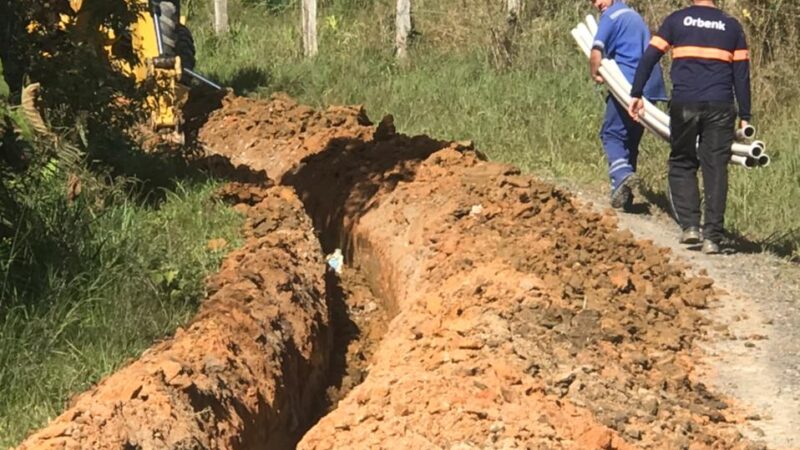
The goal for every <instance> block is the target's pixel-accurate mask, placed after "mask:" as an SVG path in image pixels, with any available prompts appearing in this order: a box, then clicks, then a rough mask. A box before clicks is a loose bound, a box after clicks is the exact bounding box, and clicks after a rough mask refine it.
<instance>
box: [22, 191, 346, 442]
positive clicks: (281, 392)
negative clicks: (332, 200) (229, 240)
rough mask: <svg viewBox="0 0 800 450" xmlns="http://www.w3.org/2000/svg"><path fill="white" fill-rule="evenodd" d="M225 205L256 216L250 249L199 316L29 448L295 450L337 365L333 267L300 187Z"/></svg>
mask: <svg viewBox="0 0 800 450" xmlns="http://www.w3.org/2000/svg"><path fill="white" fill-rule="evenodd" d="M224 196H225V197H227V198H229V199H231V200H234V201H235V202H237V203H239V205H238V206H237V208H240V209H241V210H242V211H245V212H246V214H247V217H248V220H247V230H248V231H247V242H246V244H245V245H244V247H243V248H241V249H239V250H236V251H234V252H233V253H231V254H230V255H229V256H228V258H227V259H226V261H225V262H224V263H223V266H222V268H221V270H220V271H219V272H218V273H217V274H216V275H214V276H213V277H211V278H210V280H209V281H208V290H209V298H208V299H207V300H206V301H205V302H204V304H203V305H202V307H201V310H200V312H199V314H198V316H197V317H196V318H195V319H194V320H193V322H192V323H191V324H190V325H188V326H187V327H186V329H180V330H178V332H177V333H176V334H175V336H174V337H173V338H172V339H169V340H167V341H165V342H163V343H161V344H158V345H156V346H154V347H153V348H151V349H149V350H148V351H147V352H146V353H145V354H144V355H143V356H142V357H141V358H140V359H139V360H138V361H136V362H134V363H132V364H130V365H129V366H127V367H125V368H123V369H122V370H120V371H119V372H117V373H115V374H114V375H112V376H110V377H108V378H106V379H105V380H103V381H102V382H101V383H100V384H99V385H98V386H97V387H95V388H94V389H92V390H90V391H88V392H86V393H84V394H82V395H81V396H79V397H78V398H76V399H75V400H74V402H73V406H72V407H70V408H69V409H68V410H67V411H66V412H65V413H63V414H62V415H61V416H59V417H58V418H57V419H55V420H54V421H53V422H52V423H51V424H50V425H49V426H47V427H46V428H44V429H43V430H41V431H39V432H37V433H35V434H34V435H32V436H31V437H29V438H28V439H27V440H26V441H25V442H24V443H22V445H21V446H20V447H19V449H20V450H34V449H129V450H133V449H185V448H214V449H263V448H291V447H293V446H294V443H295V442H296V441H297V439H298V438H299V434H300V433H302V431H303V430H304V429H305V428H306V427H307V426H308V425H307V424H306V423H304V422H305V421H307V420H309V419H311V417H309V412H310V411H311V410H312V408H311V407H312V404H313V402H314V401H315V397H314V396H315V395H317V393H318V392H319V391H320V390H321V389H322V388H323V387H324V381H325V380H324V376H325V372H326V371H327V366H328V354H327V352H328V349H329V346H330V343H329V340H330V336H329V333H330V330H329V328H328V312H327V306H326V303H325V284H324V281H323V276H322V273H323V270H322V267H323V264H324V261H322V258H321V252H320V249H319V246H318V244H317V241H316V239H315V238H314V236H313V230H312V228H311V224H310V223H309V221H308V219H307V217H306V216H305V214H304V213H303V211H302V204H301V203H300V202H299V200H298V199H297V197H296V196H295V195H294V194H293V192H292V191H291V190H290V189H287V188H272V189H268V190H267V189H263V188H259V187H255V186H229V187H228V188H227V189H226V190H225V192H224ZM132 320H135V318H132Z"/></svg>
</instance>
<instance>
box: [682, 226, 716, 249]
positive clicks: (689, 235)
mask: <svg viewBox="0 0 800 450" xmlns="http://www.w3.org/2000/svg"><path fill="white" fill-rule="evenodd" d="M701 239H702V236H701V235H700V228H698V227H686V228H684V229H683V231H682V232H681V239H680V241H679V242H680V243H681V244H689V245H694V244H699V243H700V240H701ZM706 242H711V241H706Z"/></svg>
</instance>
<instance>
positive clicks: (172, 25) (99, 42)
mask: <svg viewBox="0 0 800 450" xmlns="http://www.w3.org/2000/svg"><path fill="white" fill-rule="evenodd" d="M108 1H111V0H69V7H70V8H71V9H72V13H71V14H61V15H60V21H59V24H58V26H59V27H61V28H63V29H66V28H67V27H75V30H77V32H78V34H79V35H81V36H83V37H84V38H85V39H86V40H87V41H90V42H93V43H94V44H95V45H96V46H98V47H100V46H102V47H103V49H104V52H105V54H106V55H107V57H108V58H109V61H110V62H111V63H112V64H113V65H115V66H117V67H119V68H120V69H122V71H123V72H124V73H126V74H128V75H129V76H131V77H133V78H134V79H135V81H136V82H137V83H139V84H141V85H143V86H144V87H145V88H146V92H147V93H148V94H147V102H146V103H147V105H148V108H149V110H150V111H149V112H150V125H151V126H152V128H153V129H154V130H155V131H157V132H158V133H159V134H160V135H162V136H164V137H165V138H166V140H167V141H169V142H174V143H183V139H184V135H183V129H182V125H183V123H182V121H183V119H182V115H181V108H182V105H183V104H184V102H185V101H186V99H187V98H188V93H189V90H190V86H198V85H202V86H205V87H206V88H211V89H214V90H218V91H222V88H221V87H220V86H219V85H217V84H216V83H214V82H213V81H211V80H209V79H207V78H205V77H203V76H201V75H200V74H198V73H197V72H195V71H194V66H195V47H194V40H193V38H192V34H191V32H190V31H189V29H188V28H186V26H185V25H184V23H185V19H184V18H183V17H182V16H181V11H180V1H179V0H116V1H124V2H126V4H127V6H128V8H129V9H130V10H131V11H134V12H135V13H136V19H135V20H133V22H132V23H131V24H130V27H129V29H128V30H126V31H125V32H124V33H118V34H121V35H116V34H115V33H114V31H113V30H110V29H108V28H107V27H103V26H102V25H101V24H100V22H101V18H100V17H99V16H100V15H101V14H102V11H103V8H104V5H103V2H108ZM36 26H37V25H36V24H34V25H32V26H31V27H29V30H33V29H35V27H36ZM124 52H128V53H130V52H133V55H132V56H133V57H132V58H130V57H127V58H124V57H122V56H121V54H122V53H124ZM131 61H134V62H131ZM23 106H24V105H23Z"/></svg>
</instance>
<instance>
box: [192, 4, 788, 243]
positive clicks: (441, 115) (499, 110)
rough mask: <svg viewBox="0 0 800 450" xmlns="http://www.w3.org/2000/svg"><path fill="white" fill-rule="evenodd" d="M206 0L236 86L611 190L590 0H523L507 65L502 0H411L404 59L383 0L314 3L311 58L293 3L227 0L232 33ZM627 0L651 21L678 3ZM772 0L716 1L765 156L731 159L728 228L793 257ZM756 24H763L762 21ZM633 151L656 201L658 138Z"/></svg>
mask: <svg viewBox="0 0 800 450" xmlns="http://www.w3.org/2000/svg"><path fill="white" fill-rule="evenodd" d="M210 3H211V2H209V1H205V2H203V1H194V2H192V3H191V4H190V5H191V8H189V10H190V16H189V19H190V22H191V26H192V28H193V29H194V30H195V34H196V37H197V40H198V48H199V50H198V51H199V52H200V54H201V55H203V57H202V58H200V65H199V67H198V68H199V70H201V71H204V72H206V73H209V74H211V75H212V76H213V77H215V78H217V79H219V80H220V81H221V82H223V83H224V84H226V85H229V86H232V87H233V88H234V89H236V90H237V91H238V92H239V93H241V94H247V95H254V96H263V97H266V96H268V95H269V94H270V93H272V92H274V91H286V92H288V93H289V94H290V95H292V96H295V97H297V98H299V99H300V100H301V101H303V102H306V103H310V104H316V105H322V104H329V103H363V104H365V106H366V108H367V111H368V112H369V113H370V115H372V116H373V117H378V118H379V117H380V116H382V115H383V114H387V113H391V114H393V115H394V116H395V118H396V122H397V123H398V125H399V127H400V129H401V130H403V131H404V132H407V133H427V134H430V135H432V136H435V137H437V138H452V139H472V140H474V141H475V142H476V143H477V145H478V146H479V147H480V148H481V149H482V150H484V151H485V152H486V153H487V154H488V155H489V156H490V157H491V158H493V159H496V160H500V161H505V162H510V163H513V164H517V165H519V166H520V167H522V168H523V169H525V170H527V171H530V172H532V173H535V174H537V175H539V176H541V177H544V178H549V179H557V180H561V181H562V182H565V183H578V184H581V185H589V186H592V187H594V188H597V189H601V190H602V189H607V188H606V184H607V182H606V179H605V173H606V169H605V164H606V163H605V160H604V156H603V153H602V149H601V146H600V141H599V138H598V130H599V126H600V122H601V119H602V112H603V98H604V96H605V91H604V89H602V88H598V87H596V86H594V84H593V83H592V82H591V81H590V80H589V77H588V75H587V67H586V61H585V59H584V58H583V56H582V55H581V54H580V52H579V50H578V49H577V46H576V45H575V43H574V42H573V41H572V38H571V36H570V35H569V30H570V29H571V28H572V27H573V26H574V25H575V24H576V23H577V22H578V20H580V19H581V18H582V17H584V16H585V15H586V14H589V13H591V12H592V11H591V9H590V6H589V2H564V1H562V0H542V1H536V2H528V3H527V8H528V9H527V10H526V11H524V14H523V15H522V18H521V21H520V23H519V24H518V27H519V29H518V32H517V33H516V35H515V36H516V41H515V42H514V45H513V47H512V48H511V50H512V54H513V55H514V61H513V64H512V66H511V67H510V68H507V69H504V70H498V69H497V68H496V67H495V65H493V58H492V55H493V53H494V50H493V47H494V46H495V45H496V44H495V42H494V41H493V39H492V31H493V30H500V31H502V30H503V29H504V27H505V26H506V23H505V14H504V11H503V10H502V8H503V4H504V2H485V1H480V0H466V1H464V0H462V1H458V2H456V1H454V0H438V1H434V0H416V1H414V2H413V4H414V14H415V18H414V21H415V27H416V34H415V39H414V41H413V48H412V49H411V61H410V62H409V63H408V64H404V65H400V64H398V63H397V62H396V61H395V60H394V58H393V42H394V40H393V39H394V36H393V32H394V31H393V29H394V28H393V27H394V2H391V1H387V0H373V1H368V0H363V1H354V0H347V1H345V0H330V1H326V2H321V7H320V10H319V36H320V54H319V55H318V56H317V57H316V58H315V59H313V60H305V59H303V57H302V52H301V48H300V33H299V30H298V22H299V19H298V18H297V16H298V15H297V11H296V10H294V9H289V10H285V11H274V10H270V9H267V8H263V7H261V6H259V5H248V4H242V3H241V2H239V1H235V0H230V6H229V13H230V15H231V32H230V34H228V35H227V36H223V37H218V36H215V35H213V33H212V32H211V29H210V26H209V24H210V23H211V17H212V9H211V8H210ZM629 3H631V4H632V5H633V6H635V7H636V8H638V9H639V10H640V11H643V12H644V15H645V17H647V18H648V19H649V20H650V22H651V23H652V25H653V26H654V27H655V26H657V24H658V22H660V20H661V19H662V18H663V17H664V16H665V15H666V14H667V13H668V12H670V11H672V10H674V9H675V8H677V7H682V6H684V5H685V2H683V1H682V0H671V1H669V2H652V1H648V0H639V1H630V2H629ZM725 3H728V4H727V5H726V4H725ZM778 3H781V2H769V1H761V0H749V1H745V0H738V1H736V2H733V1H728V2H721V5H722V6H723V7H725V8H727V9H728V11H729V12H731V13H732V14H734V15H737V16H739V18H740V19H741V21H742V22H743V23H744V24H745V26H746V27H747V29H748V36H749V39H750V41H751V43H752V47H753V55H754V56H753V58H754V68H753V85H754V97H755V98H754V102H755V105H754V114H755V119H754V120H755V125H756V126H757V128H758V133H759V137H760V138H761V139H763V140H765V141H766V142H767V144H768V148H769V149H768V151H769V153H770V155H771V156H772V157H773V163H772V165H771V166H770V167H768V168H766V169H763V170H752V171H746V170H742V169H739V168H732V169H731V188H730V196H729V203H728V205H729V209H728V214H727V226H728V228H729V230H730V231H732V232H733V233H734V234H735V235H736V236H738V237H739V238H743V239H747V240H750V241H753V242H755V243H756V244H757V245H759V246H761V247H762V248H768V249H771V250H773V251H776V252H778V253H779V254H781V255H785V256H791V255H794V256H795V257H797V256H800V253H798V252H800V217H798V213H797V212H796V211H797V210H798V209H800V203H799V201H798V198H800V180H799V179H798V167H800V147H798V141H800V130H798V129H797V127H796V126H795V125H794V124H796V123H798V122H799V121H800V107H798V106H797V99H798V98H800V95H799V94H800V82H799V80H798V78H797V77H796V75H794V67H796V65H797V63H798V62H800V61H798V60H799V59H800V57H798V55H797V54H796V47H793V46H796V42H797V40H796V39H795V40H791V39H789V37H791V36H795V37H796V36H798V30H800V25H798V19H797V18H798V17H800V15H798V14H797V12H798V11H797V10H796V9H797V7H796V6H790V5H789V4H790V3H792V2H782V6H780V5H778ZM734 4H735V5H738V6H737V8H738V9H735V10H734V9H732V5H734ZM792 5H793V3H792ZM787 8H788V9H787ZM791 8H793V9H791ZM790 9H791V10H790ZM766 23H768V24H771V25H769V26H767V29H762V27H763V26H766V25H765V24H766ZM776 30H782V31H781V32H776ZM793 42H794V43H795V44H792V43H793ZM767 49H771V50H769V51H768V50H767ZM642 152H643V155H642V157H641V158H640V164H641V165H642V167H641V169H640V170H641V174H642V175H643V177H644V179H645V184H646V188H647V191H648V192H649V193H648V196H649V197H650V200H651V201H653V202H655V203H656V204H660V205H663V204H664V199H665V189H666V157H667V154H668V148H667V146H666V145H665V144H664V143H662V142H660V141H658V140H656V139H654V138H651V137H650V138H646V139H645V142H644V144H643V147H642Z"/></svg>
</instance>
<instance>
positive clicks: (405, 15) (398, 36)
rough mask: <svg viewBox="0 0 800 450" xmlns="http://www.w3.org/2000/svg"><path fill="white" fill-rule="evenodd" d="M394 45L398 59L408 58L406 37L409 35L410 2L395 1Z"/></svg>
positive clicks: (406, 0)
mask: <svg viewBox="0 0 800 450" xmlns="http://www.w3.org/2000/svg"><path fill="white" fill-rule="evenodd" d="M395 29H396V30H395V38H394V45H395V50H396V52H397V53H396V54H397V58H398V59H406V58H407V57H408V35H409V34H410V33H411V0H397V17H396V18H395Z"/></svg>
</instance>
